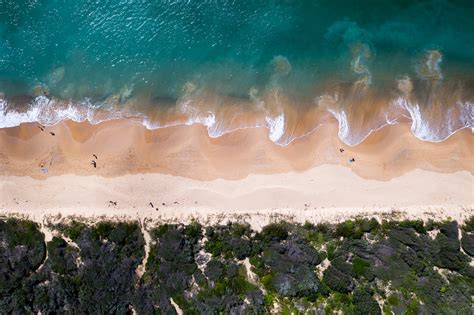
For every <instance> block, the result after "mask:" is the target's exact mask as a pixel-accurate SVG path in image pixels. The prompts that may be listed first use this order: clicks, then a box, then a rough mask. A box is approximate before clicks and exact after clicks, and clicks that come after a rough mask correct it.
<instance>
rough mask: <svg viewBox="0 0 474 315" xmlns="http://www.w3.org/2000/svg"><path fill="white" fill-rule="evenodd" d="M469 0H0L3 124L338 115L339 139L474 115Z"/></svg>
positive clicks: (464, 122) (215, 127)
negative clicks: (393, 126)
mask: <svg viewBox="0 0 474 315" xmlns="http://www.w3.org/2000/svg"><path fill="white" fill-rule="evenodd" d="M473 32H474V2H472V1H454V0H453V1H447V0H444V1H443V0H427V1H408V0H400V1H376V0H362V1H334V0H333V1H328V0H311V1H310V0H294V1H293V0H282V1H276V0H267V1H263V0H252V1H246V0H240V1H237V0H228V1H224V0H222V1H219V0H201V1H197V0H196V1H195V0H174V1H172V0H161V1H157V0H148V1H145V0H101V1H98V0H97V1H92V0H77V1H66V0H0V127H3V128H4V127H12V126H17V125H19V124H20V123H22V122H33V121H38V122H40V123H42V124H55V123H57V122H59V121H61V120H64V119H73V120H75V121H84V120H89V121H90V122H92V123H100V122H101V121H104V120H108V119H114V118H120V117H128V118H130V119H134V120H136V121H138V122H141V123H143V124H144V125H145V126H146V127H147V128H151V129H154V128H166V127H167V126H172V125H179V124H195V123H198V124H203V125H205V126H206V127H207V128H208V131H209V135H210V136H212V137H218V136H220V135H222V134H224V133H227V132H231V131H233V130H236V129H240V128H253V127H266V128H268V131H269V138H270V139H271V140H272V141H274V142H275V143H277V144H281V145H286V144H288V143H290V142H291V141H292V140H294V139H296V138H299V137H303V136H305V135H306V134H308V133H310V132H312V131H313V130H315V129H316V128H317V127H318V126H320V125H321V124H324V123H327V122H328V121H331V120H334V119H336V120H337V121H338V122H339V137H340V138H341V139H342V140H343V141H344V142H345V143H347V144H349V145H356V144H358V143H360V142H361V141H363V140H364V139H365V138H366V137H367V135H369V134H370V132H372V131H373V130H376V129H379V128H382V127H383V126H385V125H388V124H395V123H398V122H400V121H403V120H411V122H412V132H413V134H414V135H415V136H416V137H418V138H420V139H422V140H426V141H442V140H444V139H446V138H447V137H449V136H450V135H452V134H453V133H455V132H456V131H458V130H461V129H463V128H470V129H471V130H472V128H473V115H474V106H473V104H474V35H473V34H474V33H473Z"/></svg>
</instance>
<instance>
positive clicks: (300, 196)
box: [0, 120, 474, 228]
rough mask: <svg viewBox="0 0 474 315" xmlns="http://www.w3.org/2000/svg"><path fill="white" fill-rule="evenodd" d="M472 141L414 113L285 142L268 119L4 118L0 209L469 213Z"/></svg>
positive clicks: (473, 190) (251, 215)
mask: <svg viewBox="0 0 474 315" xmlns="http://www.w3.org/2000/svg"><path fill="white" fill-rule="evenodd" d="M49 131H52V132H54V133H55V135H54V136H52V135H51V134H49ZM473 141H474V137H473V134H472V132H471V130H463V131H460V132H458V133H456V134H455V135H453V136H452V137H451V138H449V139H448V140H446V141H444V142H442V143H428V142H423V141H420V140H418V139H416V138H415V137H414V136H413V135H412V134H411V133H410V130H409V125H408V124H407V123H402V124H399V125H395V126H389V127H386V128H383V129H382V130H379V131H377V132H374V133H373V134H372V135H371V136H370V137H369V138H368V139H367V140H366V141H365V142H364V143H362V144H361V145H358V146H356V147H348V146H346V145H344V144H343V143H342V142H341V141H340V140H339V139H338V138H337V124H336V123H328V124H326V125H323V126H322V127H320V128H319V129H317V130H316V131H315V132H313V133H312V134H311V135H309V136H307V137H305V138H301V139H298V140H296V141H294V142H293V143H291V144H290V145H288V146H285V147H282V146H278V145H275V144H273V143H272V142H271V141H270V140H268V136H267V131H266V130H265V129H262V128H260V129H246V130H239V131H237V132H233V133H231V134H227V135H225V136H223V137H220V138H217V139H212V138H209V137H208V135H207V133H206V130H205V129H204V128H203V127H202V126H179V127H172V128H166V129H160V130H154V131H150V130H146V129H145V128H144V127H142V126H141V125H139V124H137V123H134V122H132V121H128V120H117V121H110V122H106V123H102V124H99V125H96V126H92V125H90V124H88V123H74V122H70V121H69V122H63V123H61V124H58V125H56V126H53V127H47V128H46V130H45V131H43V132H42V131H41V130H40V129H39V128H38V127H37V125H35V124H26V125H22V126H20V127H15V128H9V129H2V130H0V162H1V164H0V213H4V214H5V213H8V214H12V213H17V214H20V215H25V216H28V217H30V218H32V219H35V220H37V221H40V222H41V221H42V220H43V219H44V217H49V216H55V215H58V214H59V215H61V216H63V217H64V216H83V217H87V218H98V217H101V216H106V217H109V218H117V217H119V218H123V219H137V220H140V221H142V222H144V221H146V220H152V221H156V222H161V221H173V222H187V221H189V220H191V219H192V218H198V219H200V220H201V221H203V222H206V221H207V222H213V223H215V222H225V221H227V220H245V221H248V222H250V223H251V224H252V225H253V227H255V228H259V227H261V226H262V225H264V224H266V223H268V222H269V221H271V220H278V219H281V218H283V217H284V218H285V219H287V220H293V221H297V222H304V221H306V220H308V221H312V222H318V221H333V222H334V221H340V220H343V219H346V218H350V217H354V216H358V215H364V216H373V215H375V216H377V217H381V216H385V217H390V216H397V218H398V216H402V217H410V218H422V219H428V218H435V219H446V218H448V217H451V218H453V219H457V220H459V221H463V219H464V218H466V217H467V216H470V215H472V214H474V210H473V209H474V177H473V172H474V163H473V162H474V160H473V156H474V146H473V144H474V143H473ZM340 148H343V149H344V150H345V151H344V152H343V153H341V152H340V151H339V149H340ZM92 154H96V155H97V156H98V159H97V168H94V167H93V166H92V165H91V164H90V162H91V160H92V159H93V157H92ZM352 157H353V158H355V159H356V162H355V163H349V162H348V160H349V159H350V158H352ZM42 169H43V170H46V169H47V172H44V171H42ZM110 201H113V202H116V203H117V204H116V205H114V204H111V203H110ZM150 202H151V203H153V206H154V207H151V206H150V205H149V203H150ZM157 208H158V209H157ZM400 212H401V213H400Z"/></svg>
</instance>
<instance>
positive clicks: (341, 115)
mask: <svg viewBox="0 0 474 315" xmlns="http://www.w3.org/2000/svg"><path fill="white" fill-rule="evenodd" d="M392 105H393V106H396V107H398V108H402V109H404V110H406V112H407V113H406V115H403V116H405V117H406V118H408V119H410V120H411V121H412V125H411V131H412V133H413V135H414V136H415V137H417V138H418V139H420V140H423V141H429V142H442V141H444V140H446V139H448V138H449V137H450V136H452V135H453V134H455V133H456V132H458V131H460V130H463V129H466V128H469V129H471V131H473V116H474V104H473V103H471V102H465V103H462V102H458V103H457V106H458V110H459V112H460V115H459V116H458V117H457V121H455V122H453V119H452V116H453V115H451V114H450V115H447V117H448V121H447V125H446V127H447V129H446V130H445V131H443V132H442V131H440V130H439V128H437V126H433V123H432V122H430V120H429V119H426V118H424V117H423V116H424V114H423V111H422V110H421V107H420V106H419V105H418V104H411V103H409V102H408V101H407V100H406V99H404V98H398V99H396V100H394V101H393V102H392ZM99 110H102V111H104V108H102V107H101V106H98V105H93V104H92V103H91V102H90V100H88V99H85V100H84V101H82V102H79V103H77V104H74V103H72V102H68V103H58V102H56V101H55V100H51V99H49V98H48V97H46V96H38V97H36V98H35V99H34V100H33V102H32V103H30V104H29V105H28V108H27V110H26V111H25V112H18V111H15V110H12V109H9V108H8V102H7V100H5V99H3V98H1V97H0V128H10V127H16V126H19V125H20V124H22V123H33V122H38V123H41V124H43V125H47V126H52V125H55V124H58V123H60V122H61V121H63V120H72V121H75V122H84V121H88V122H89V123H91V124H94V125H96V124H99V123H101V122H105V121H109V120H114V119H122V118H126V119H131V120H133V121H136V122H137V123H141V124H142V125H143V126H144V127H145V128H147V129H149V130H154V129H161V128H167V127H173V126H179V125H195V124H198V125H202V126H205V127H206V129H207V132H208V135H209V137H211V138H218V137H221V136H223V135H225V134H228V133H231V132H235V131H238V130H242V129H250V128H262V127H263V128H266V129H268V138H269V139H270V140H271V141H272V142H274V143H275V144H277V145H281V146H286V145H289V144H290V143H291V142H293V141H295V140H296V139H299V138H302V137H304V136H306V135H309V134H311V133H313V132H314V131H315V130H316V129H318V128H319V126H320V125H321V124H317V125H316V126H313V127H312V128H311V129H310V130H309V131H308V132H305V133H304V134H303V135H299V136H291V137H289V138H286V137H284V136H285V129H286V128H285V127H286V121H285V114H284V112H282V113H280V114H278V115H274V116H266V117H265V119H264V121H262V122H261V123H259V122H257V123H256V124H255V125H244V126H237V127H233V128H225V126H223V123H222V122H219V121H218V120H217V119H216V115H215V114H214V113H212V112H210V111H208V112H206V113H204V114H196V116H194V117H189V118H188V119H187V120H185V121H175V122H171V123H167V124H159V123H154V122H152V121H150V119H149V118H148V117H147V116H145V115H143V114H141V113H137V114H136V115H125V114H123V113H120V112H112V111H110V110H109V111H106V114H105V116H104V115H100V116H101V117H100V118H98V115H97V112H98V111H99ZM328 112H330V113H331V115H332V116H333V117H334V118H335V119H336V120H337V121H338V124H339V129H338V137H339V138H340V139H341V141H343V142H344V143H345V144H347V145H349V146H356V145H358V144H360V143H362V142H363V141H364V140H365V139H367V137H369V136H370V134H372V133H373V132H375V131H377V130H380V129H382V128H384V127H386V126H388V125H393V124H397V123H399V120H398V118H395V119H389V118H388V115H386V120H385V123H382V124H380V126H378V127H376V128H371V129H369V130H367V131H366V132H364V133H360V134H358V135H359V136H357V134H356V133H355V132H351V130H350V129H351V128H350V122H349V120H348V117H347V114H346V113H345V111H344V110H341V111H335V110H332V109H328ZM453 124H457V125H459V126H458V127H453ZM358 132H361V131H358ZM473 132H474V131H473ZM354 140H355V141H354Z"/></svg>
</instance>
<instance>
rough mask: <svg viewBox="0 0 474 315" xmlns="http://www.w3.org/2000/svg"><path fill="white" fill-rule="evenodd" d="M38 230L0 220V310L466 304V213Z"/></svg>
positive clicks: (442, 307)
mask: <svg viewBox="0 0 474 315" xmlns="http://www.w3.org/2000/svg"><path fill="white" fill-rule="evenodd" d="M45 228H47V229H48V230H49V231H51V232H52V234H53V236H52V238H50V240H49V241H48V242H46V241H45V235H44V234H43V233H42V229H41V226H40V225H38V224H36V223H34V222H31V221H28V220H20V219H14V218H5V219H0V313H2V314H6V313H9V314H11V313H14V314H23V313H25V314H30V313H39V312H41V313H42V314H52V313H120V314H124V313H132V312H136V313H138V314H176V313H178V312H181V311H182V312H183V313H184V314H266V313H278V314H300V313H309V314H312V313H314V314H315V313H318V314H333V313H336V312H342V313H344V314H393V313H394V314H470V313H471V312H472V296H474V268H473V263H472V262H473V257H474V217H471V218H470V219H468V220H466V221H465V222H464V223H463V224H462V225H460V224H458V223H457V222H456V221H452V220H446V221H444V222H433V221H428V222H423V221H382V222H379V221H377V220H375V219H354V220H347V221H344V222H341V223H339V224H328V223H324V224H323V223H320V224H317V225H314V224H312V223H306V224H295V223H288V222H275V223H271V224H269V225H267V226H265V227H264V228H263V229H262V230H261V231H254V230H252V228H251V227H250V225H248V224H246V223H228V224H225V225H213V226H202V225H201V224H200V223H199V222H192V223H190V224H187V225H184V224H161V225H156V226H155V227H153V228H150V229H149V230H148V232H149V235H150V239H151V240H150V241H149V242H148V243H146V242H145V237H144V235H143V227H142V225H141V224H140V223H138V222H108V221H103V222H98V223H95V224H89V223H86V222H79V221H64V223H59V224H50V225H48V226H46V227H45ZM140 268H143V272H138V270H139V269H140Z"/></svg>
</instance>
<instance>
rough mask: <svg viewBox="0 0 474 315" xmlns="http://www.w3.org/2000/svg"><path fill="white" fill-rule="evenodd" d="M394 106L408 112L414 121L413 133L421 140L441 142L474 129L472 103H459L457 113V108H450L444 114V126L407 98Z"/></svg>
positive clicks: (401, 99)
mask: <svg viewBox="0 0 474 315" xmlns="http://www.w3.org/2000/svg"><path fill="white" fill-rule="evenodd" d="M394 104H395V105H396V106H399V107H401V108H403V109H406V110H407V111H408V113H409V115H410V119H411V120H412V124H411V131H412V133H413V135H414V136H415V137H417V138H418V139H420V140H424V141H430V142H441V141H444V140H446V139H447V138H449V137H450V136H452V135H453V134H455V133H456V132H458V131H459V130H462V129H464V128H470V129H471V130H472V127H473V123H472V120H473V119H472V117H473V111H474V108H473V103H470V102H465V103H463V102H457V103H456V106H457V107H458V108H457V109H458V111H455V108H448V109H447V110H446V112H445V113H443V118H444V119H445V121H444V122H443V123H442V124H440V123H439V122H435V121H433V120H432V119H430V118H429V117H426V116H427V115H428V114H427V111H424V110H423V109H422V108H421V107H420V105H419V104H412V103H410V102H409V101H408V100H407V99H405V98H401V97H400V98H398V99H396V100H395V101H394ZM456 112H459V116H456Z"/></svg>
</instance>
